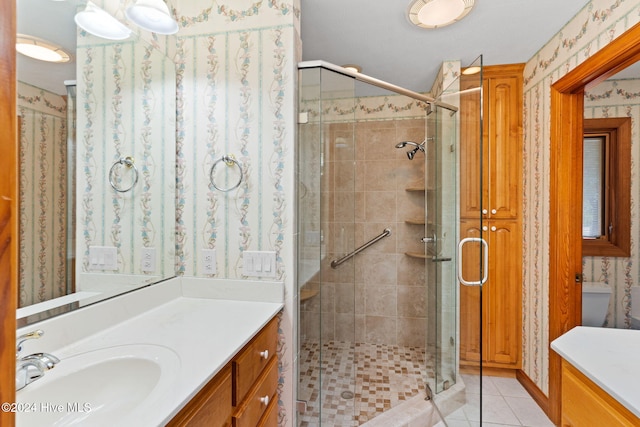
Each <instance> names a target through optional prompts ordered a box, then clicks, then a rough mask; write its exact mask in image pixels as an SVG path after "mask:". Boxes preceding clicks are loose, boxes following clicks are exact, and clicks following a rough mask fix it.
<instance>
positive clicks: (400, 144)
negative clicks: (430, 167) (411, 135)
mask: <svg viewBox="0 0 640 427" xmlns="http://www.w3.org/2000/svg"><path fill="white" fill-rule="evenodd" d="M425 142H427V141H426V140H424V141H422V142H421V143H420V144H418V143H417V142H413V141H402V142H398V143H397V144H396V148H404V147H406V146H407V145H411V146H413V147H415V148H414V149H413V150H411V151H407V157H408V158H409V160H413V156H415V155H416V153H417V152H418V150H420V151H422V152H423V153H424V144H425Z"/></svg>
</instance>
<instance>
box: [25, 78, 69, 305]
mask: <svg viewBox="0 0 640 427" xmlns="http://www.w3.org/2000/svg"><path fill="white" fill-rule="evenodd" d="M17 94H18V101H17V107H18V115H19V117H20V129H19V130H18V137H19V141H20V144H19V157H20V160H19V169H20V178H19V187H20V189H19V197H20V203H19V209H20V213H19V216H20V252H19V270H18V275H19V291H18V297H19V306H20V307H23V306H25V305H31V304H35V303H38V302H42V301H46V300H49V299H51V298H56V297H58V296H62V295H66V293H67V292H66V286H67V279H66V278H67V273H66V268H67V259H66V248H67V242H66V238H67V235H66V229H67V224H66V213H67V188H66V186H67V148H66V147H67V103H66V100H65V99H64V98H63V97H62V96H60V95H58V94H55V93H52V92H48V91H46V90H43V89H40V88H37V87H35V86H31V85H29V84H26V83H22V82H18V85H17Z"/></svg>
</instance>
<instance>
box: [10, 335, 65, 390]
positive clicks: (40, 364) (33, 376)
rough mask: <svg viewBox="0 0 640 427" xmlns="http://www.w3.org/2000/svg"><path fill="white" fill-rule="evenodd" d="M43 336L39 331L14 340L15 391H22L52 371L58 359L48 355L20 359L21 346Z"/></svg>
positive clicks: (34, 355)
mask: <svg viewBox="0 0 640 427" xmlns="http://www.w3.org/2000/svg"><path fill="white" fill-rule="evenodd" d="M42 335H44V331H42V330H41V329H38V330H35V331H33V332H29V333H27V334H24V335H20V336H19V337H18V338H17V340H16V390H20V389H23V388H24V387H26V386H27V385H29V384H31V383H32V382H34V381H35V380H37V379H40V378H42V377H43V376H44V373H45V372H46V371H48V370H49V369H53V368H54V367H55V365H56V363H58V362H60V359H58V358H57V357H55V356H54V355H52V354H49V353H34V354H30V355H28V356H24V357H20V352H21V351H22V344H23V343H24V342H25V341H27V340H30V339H36V338H40V337H41V336H42Z"/></svg>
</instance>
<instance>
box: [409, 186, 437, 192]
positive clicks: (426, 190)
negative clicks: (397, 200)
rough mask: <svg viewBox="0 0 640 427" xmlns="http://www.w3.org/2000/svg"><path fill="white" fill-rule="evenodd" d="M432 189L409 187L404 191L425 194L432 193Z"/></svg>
mask: <svg viewBox="0 0 640 427" xmlns="http://www.w3.org/2000/svg"><path fill="white" fill-rule="evenodd" d="M433 190H434V189H433V188H425V187H424V185H422V186H415V187H414V186H411V187H406V188H405V189H404V191H407V192H410V193H426V192H428V191H433Z"/></svg>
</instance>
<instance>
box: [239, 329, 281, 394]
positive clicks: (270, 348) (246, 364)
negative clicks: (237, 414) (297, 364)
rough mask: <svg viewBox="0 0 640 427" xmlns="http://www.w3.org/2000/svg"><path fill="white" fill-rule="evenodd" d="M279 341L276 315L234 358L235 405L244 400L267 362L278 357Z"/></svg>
mask: <svg viewBox="0 0 640 427" xmlns="http://www.w3.org/2000/svg"><path fill="white" fill-rule="evenodd" d="M277 342H278V318H277V317H276V318H274V319H272V320H271V322H269V323H268V324H267V326H265V327H264V328H263V329H262V331H261V332H260V333H259V334H258V335H256V336H255V337H254V338H253V340H251V341H250V342H249V344H247V345H246V346H245V348H244V349H243V350H242V351H241V352H240V353H238V356H236V357H235V358H234V359H233V364H232V365H233V406H237V405H239V404H240V402H242V399H243V398H244V396H245V395H246V394H247V392H248V391H249V389H250V388H251V386H252V385H253V383H254V382H255V381H256V379H257V378H258V376H260V373H261V372H262V370H263V369H264V368H265V367H266V366H267V364H268V363H269V362H270V361H271V360H275V359H277V357H276V351H277ZM265 356H266V357H265Z"/></svg>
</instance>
